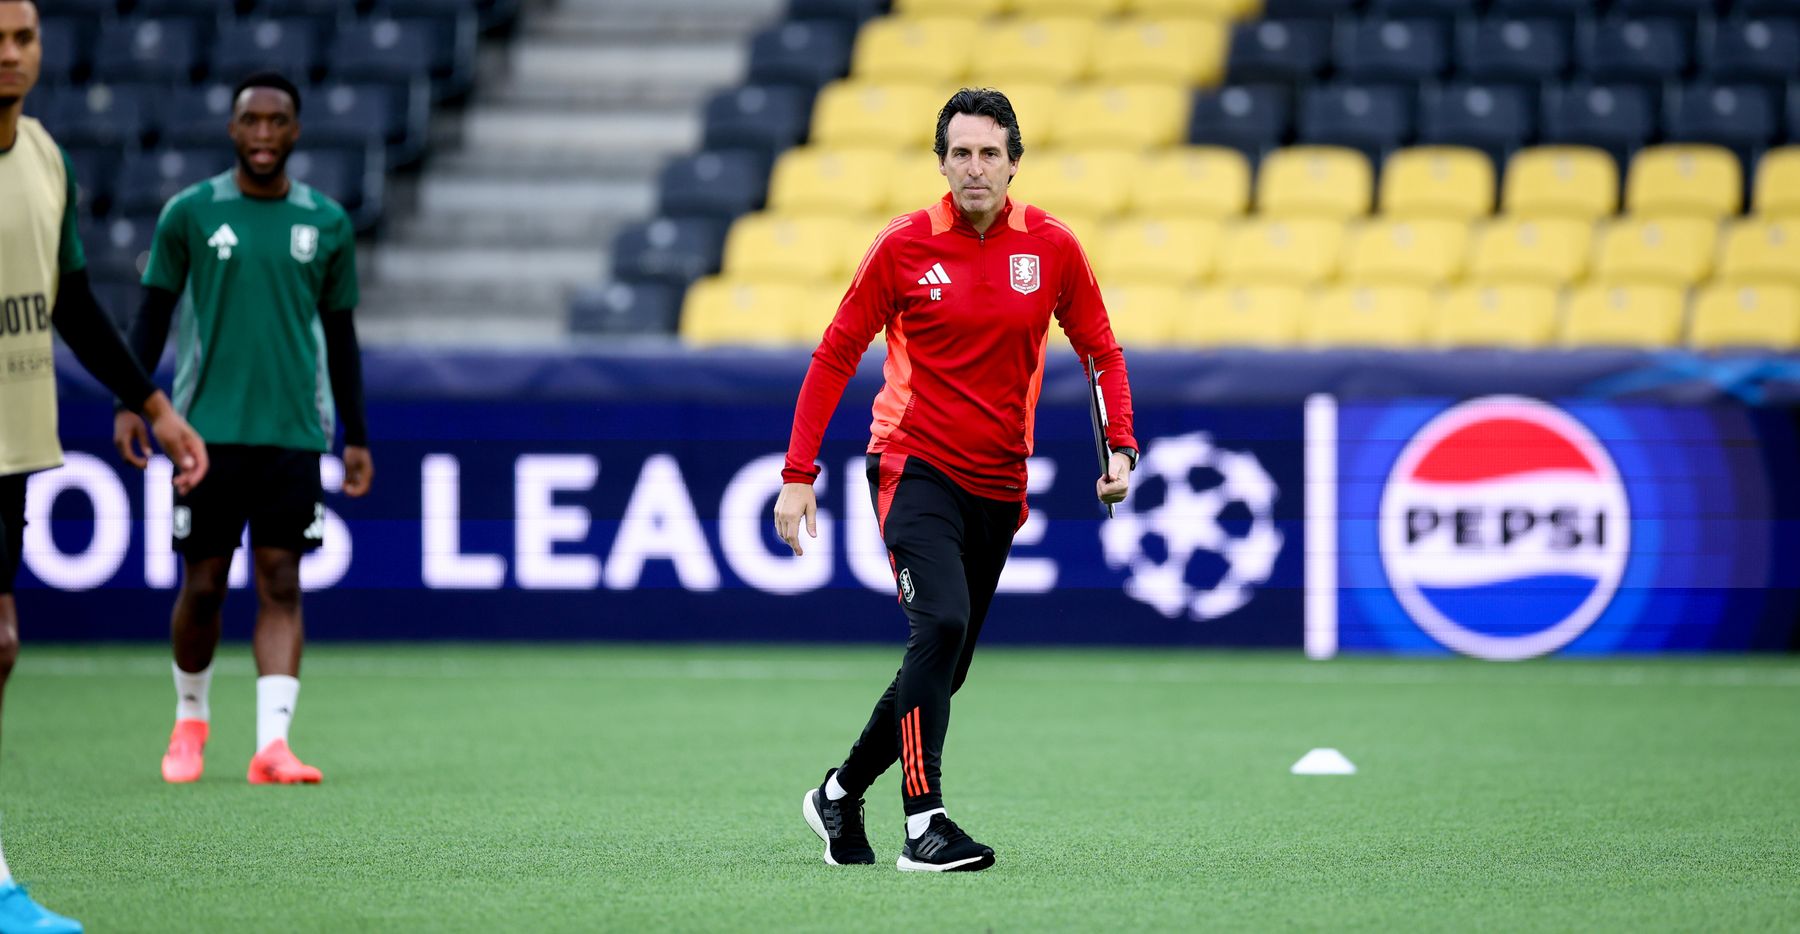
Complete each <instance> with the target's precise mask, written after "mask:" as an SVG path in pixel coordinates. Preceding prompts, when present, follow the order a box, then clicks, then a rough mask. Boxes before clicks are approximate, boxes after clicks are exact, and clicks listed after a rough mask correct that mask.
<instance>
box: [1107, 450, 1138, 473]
mask: <svg viewBox="0 0 1800 934" xmlns="http://www.w3.org/2000/svg"><path fill="white" fill-rule="evenodd" d="M1113 453H1114V454H1123V455H1125V456H1126V457H1129V458H1131V469H1132V470H1136V469H1137V462H1138V452H1137V448H1113Z"/></svg>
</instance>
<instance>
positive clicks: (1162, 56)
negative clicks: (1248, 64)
mask: <svg viewBox="0 0 1800 934" xmlns="http://www.w3.org/2000/svg"><path fill="white" fill-rule="evenodd" d="M1226 38H1227V37H1226V32H1225V26H1224V25H1223V24H1222V23H1220V22H1219V21H1218V20H1210V19H1136V18H1134V19H1121V20H1114V21H1112V22H1110V23H1107V24H1105V25H1103V26H1101V27H1100V35H1099V38H1098V39H1096V40H1095V42H1094V60H1093V75H1094V79H1095V80H1097V81H1102V82H1115V83H1116V82H1127V81H1154V82H1161V83H1165V84H1181V85H1194V84H1200V85H1214V84H1218V83H1219V79H1220V78H1221V77H1223V75H1224V71H1225V41H1226Z"/></svg>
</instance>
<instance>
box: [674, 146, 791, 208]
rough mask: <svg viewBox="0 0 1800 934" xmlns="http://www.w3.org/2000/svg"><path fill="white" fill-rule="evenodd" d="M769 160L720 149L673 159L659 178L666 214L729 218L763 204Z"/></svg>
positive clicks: (746, 153)
mask: <svg viewBox="0 0 1800 934" xmlns="http://www.w3.org/2000/svg"><path fill="white" fill-rule="evenodd" d="M768 187H769V160H768V159H767V158H766V157H765V156H763V155H761V154H759V153H754V152H748V151H743V150H721V151H718V152H701V153H697V154H695V155H691V156H683V157H681V158H678V159H674V160H671V161H670V162H669V164H668V165H665V166H663V170H662V175H661V176H660V178H659V179H658V182H657V190H658V192H659V195H660V204H661V210H662V213H663V214H666V215H668V216H671V217H717V218H723V219H730V218H733V217H736V216H738V215H739V214H743V213H745V212H746V211H753V210H755V209H757V208H759V207H761V206H762V203H763V198H764V196H766V195H767V194H768Z"/></svg>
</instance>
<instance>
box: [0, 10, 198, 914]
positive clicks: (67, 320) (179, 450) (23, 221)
mask: <svg viewBox="0 0 1800 934" xmlns="http://www.w3.org/2000/svg"><path fill="white" fill-rule="evenodd" d="M42 63H43V46H42V44H41V43H39V41H38V10H37V5H36V4H35V3H33V2H31V0H0V691H3V690H4V689H5V687H6V681H7V678H8V676H9V675H11V673H12V669H13V663H14V662H15V661H16V660H17V659H18V657H19V615H18V607H17V604H16V603H15V602H14V600H13V578H14V577H15V576H16V575H17V574H18V572H19V562H20V558H21V556H22V551H23V548H24V540H25V496H26V480H27V478H28V477H29V476H30V475H31V474H33V473H36V472H38V471H43V470H50V469H52V468H54V467H57V466H59V465H61V464H62V459H63V456H62V445H61V444H60V443H59V442H58V440H57V417H56V352H55V348H54V347H53V346H52V341H51V332H52V331H55V333H57V334H60V335H62V339H63V341H64V343H66V344H68V345H69V349H70V350H72V351H74V352H75V357H76V359H77V360H79V361H80V362H81V365H82V366H83V367H85V368H86V369H87V371H88V372H90V373H92V374H94V375H95V376H96V377H98V378H99V379H100V381H101V382H102V383H104V384H106V386H107V388H109V389H111V390H112V391H113V392H114V393H116V394H117V395H118V396H119V397H120V398H122V399H125V400H127V401H129V402H130V403H131V407H132V408H134V409H140V410H142V411H143V412H144V413H145V414H146V415H148V416H150V418H151V420H152V422H153V424H154V429H155V432H156V438H157V440H158V441H159V442H161V443H162V445H163V449H164V450H165V451H168V452H169V456H170V457H171V458H172V459H173V460H175V461H176V463H178V464H179V465H180V467H181V470H180V472H179V473H177V474H176V476H175V484H176V486H177V487H178V488H181V489H188V488H191V487H192V486H193V484H195V483H197V482H198V481H199V480H200V479H201V478H202V477H204V476H205V475H206V446H205V445H204V444H202V443H201V441H200V438H199V437H198V436H197V435H195V434H194V430H193V429H192V428H190V427H189V426H188V424H187V422H185V421H184V420H183V419H182V417H181V416H180V415H179V414H177V413H176V412H175V407H174V406H173V405H172V404H171V403H170V402H169V398H168V397H167V396H165V395H163V394H162V393H161V392H158V391H157V390H156V387H155V386H152V385H151V384H150V378H149V377H148V376H146V375H144V371H143V370H142V369H141V368H140V367H139V366H138V365H137V363H136V361H134V360H133V359H132V357H131V352H130V350H128V349H127V348H126V346H125V341H124V340H123V339H122V338H121V337H120V336H119V331H118V328H116V327H114V326H113V323H112V321H111V320H110V319H108V318H107V317H106V313H105V312H103V311H101V310H100V306H99V304H98V303H97V302H95V301H94V292H93V289H91V288H89V286H88V281H87V258H86V257H85V256H84V255H83V253H82V249H81V238H80V237H79V236H78V235H77V234H76V232H75V212H76V210H77V204H76V189H75V172H74V170H73V169H72V168H70V166H69V160H68V157H67V156H66V155H64V154H63V151H62V148H61V147H59V146H57V145H56V141H55V140H53V139H51V138H50V134H49V133H48V132H46V131H45V130H44V127H43V125H42V124H40V123H38V122H37V121H36V120H33V119H31V118H30V117H27V116H25V115H24V107H25V96H26V95H27V94H30V93H31V89H32V86H33V85H35V84H36V83H37V77H38V71H39V66H40V65H41V64H42ZM132 417H133V418H136V417H137V416H135V415H134V416H132ZM51 625H52V626H54V625H55V624H54V623H52V624H51ZM15 931H38V932H46V934H49V932H56V934H69V932H80V931H81V923H80V922H78V921H75V920H72V919H70V918H65V917H62V916H61V915H58V914H54V913H52V912H50V911H47V910H45V909H44V908H43V907H42V906H40V905H39V904H38V903H37V902H35V901H33V900H32V898H31V896H30V895H29V894H27V893H26V891H25V889H24V888H23V887H22V886H20V885H19V884H18V883H16V882H14V881H13V878H12V872H11V870H9V869H8V868H7V866H6V860H5V858H4V857H0V934H12V932H15Z"/></svg>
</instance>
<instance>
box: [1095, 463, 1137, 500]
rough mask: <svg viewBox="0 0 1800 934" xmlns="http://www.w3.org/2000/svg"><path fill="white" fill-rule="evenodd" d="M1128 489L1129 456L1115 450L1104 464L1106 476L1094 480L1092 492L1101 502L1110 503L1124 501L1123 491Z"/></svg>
mask: <svg viewBox="0 0 1800 934" xmlns="http://www.w3.org/2000/svg"><path fill="white" fill-rule="evenodd" d="M1130 489H1131V457H1130V456H1129V455H1125V454H1119V453H1116V452H1115V453H1114V454H1113V456H1112V460H1111V461H1110V462H1108V463H1107V465H1106V476H1104V477H1101V478H1100V479H1099V480H1096V481H1094V492H1095V493H1097V494H1098V495H1099V496H1100V501H1101V502H1103V503H1106V504H1108V505H1111V504H1113V503H1122V502H1124V501H1125V493H1126V491H1128V490H1130Z"/></svg>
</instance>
